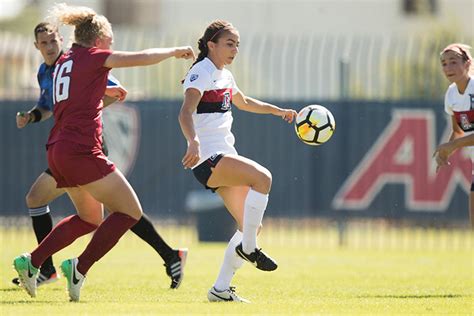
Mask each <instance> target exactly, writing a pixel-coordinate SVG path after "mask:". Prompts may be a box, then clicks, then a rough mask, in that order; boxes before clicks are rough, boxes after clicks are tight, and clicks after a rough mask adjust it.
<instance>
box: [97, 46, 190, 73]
mask: <svg viewBox="0 0 474 316" xmlns="http://www.w3.org/2000/svg"><path fill="white" fill-rule="evenodd" d="M170 57H175V58H183V59H193V60H194V59H195V58H196V57H195V55H194V51H193V49H192V48H191V46H182V47H171V48H150V49H145V50H142V51H139V52H121V51H114V52H113V53H112V54H111V55H110V56H109V57H108V58H107V59H106V60H105V63H104V67H107V68H121V67H133V66H147V65H153V64H158V63H159V62H161V61H163V60H165V59H168V58H170Z"/></svg>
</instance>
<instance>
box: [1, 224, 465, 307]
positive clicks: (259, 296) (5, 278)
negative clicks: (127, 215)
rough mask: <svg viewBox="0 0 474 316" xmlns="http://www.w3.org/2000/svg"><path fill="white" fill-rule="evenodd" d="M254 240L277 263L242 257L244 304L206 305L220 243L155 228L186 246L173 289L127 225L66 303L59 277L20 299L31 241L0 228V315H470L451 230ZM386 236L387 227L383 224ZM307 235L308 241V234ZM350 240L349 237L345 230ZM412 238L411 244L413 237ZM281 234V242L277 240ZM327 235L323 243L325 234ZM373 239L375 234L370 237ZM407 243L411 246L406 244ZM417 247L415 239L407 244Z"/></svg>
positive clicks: (274, 234) (23, 232)
mask: <svg viewBox="0 0 474 316" xmlns="http://www.w3.org/2000/svg"><path fill="white" fill-rule="evenodd" d="M265 229H266V230H267V231H269V232H271V233H269V234H267V237H265V236H264V234H262V236H261V241H260V245H261V246H262V247H264V249H265V250H266V251H267V252H268V253H269V254H271V255H272V256H273V257H274V258H276V259H277V260H278V262H279V268H278V269H277V270H276V271H274V272H270V273H267V272H261V271H258V270H256V269H255V268H253V267H252V266H250V265H248V264H246V265H244V267H243V268H242V269H241V270H239V271H238V273H237V275H236V276H235V278H234V281H233V284H234V285H236V286H237V292H238V294H239V295H241V296H242V297H245V298H247V299H249V300H251V301H252V304H248V305H247V304H238V303H209V302H207V297H206V294H207V290H208V289H209V288H210V287H211V286H212V284H213V282H214V279H215V278H216V276H217V273H218V269H219V266H220V263H221V260H222V257H223V252H224V248H225V244H224V243H199V242H197V239H196V234H195V233H194V231H193V230H192V229H190V228H179V229H177V228H167V229H163V230H162V234H163V236H165V237H166V238H167V239H168V240H170V242H171V243H172V244H173V245H176V246H187V247H188V248H189V249H190V253H189V257H188V261H187V266H186V270H185V274H186V276H185V279H184V282H183V284H182V286H181V287H180V289H179V290H176V291H172V290H169V289H168V286H169V279H168V277H167V276H166V274H165V270H164V267H163V265H162V261H161V258H159V257H158V255H157V254H156V253H155V252H154V251H153V250H152V248H150V247H149V246H148V245H147V244H145V243H144V242H142V241H141V240H139V239H138V238H137V237H136V236H135V235H133V234H132V233H130V232H129V233H127V234H126V235H125V236H124V237H123V238H122V240H121V241H120V242H119V244H118V245H117V246H116V247H115V248H114V249H112V251H111V252H110V253H109V254H108V255H106V257H104V258H103V259H102V260H101V261H100V262H98V263H97V264H96V265H95V266H94V267H93V268H92V269H91V271H90V272H89V275H88V279H87V281H86V284H85V286H84V288H83V290H82V293H81V302H79V303H70V302H68V299H67V293H66V291H65V286H66V281H65V280H64V279H61V280H60V281H59V282H57V283H54V284H51V285H46V286H43V287H40V288H39V290H38V296H37V297H36V298H35V299H32V298H30V297H29V296H28V295H27V294H26V292H25V291H24V290H23V289H20V288H17V287H15V286H13V285H11V284H10V280H11V278H12V277H14V276H15V273H14V270H13V269H12V267H11V262H12V259H13V257H14V256H16V255H18V254H20V253H22V252H24V251H30V250H31V249H32V248H33V247H34V246H35V239H34V236H33V234H32V233H31V232H30V230H29V227H25V228H22V229H14V230H13V229H7V228H1V229H0V242H1V253H0V255H1V257H0V259H1V261H0V282H1V284H0V302H1V305H0V314H1V315H10V314H11V315H56V314H57V315H145V314H148V315H158V314H212V315H224V314H281V315H291V314H324V315H328V314H340V315H348V314H372V315H381V314H384V315H386V314H399V315H407V314H457V315H469V314H473V313H474V306H473V302H474V300H473V287H474V271H473V269H474V268H473V263H474V261H473V253H472V244H473V243H472V240H473V239H472V235H471V234H470V233H466V232H464V233H459V235H458V236H457V237H456V238H457V239H456V240H457V241H455V242H456V244H462V245H464V246H463V247H456V249H455V250H450V248H451V247H450V246H449V243H448V244H447V246H444V247H442V249H441V250H439V249H437V247H436V243H437V241H436V240H434V241H433V242H431V243H430V242H429V241H427V244H430V245H431V247H425V246H424V245H425V244H424V243H423V240H424V239H425V238H426V236H434V233H433V232H425V233H420V232H417V231H414V232H408V233H406V234H404V235H403V236H404V237H403V238H405V241H402V242H401V244H403V245H405V242H406V245H405V246H403V247H396V245H398V244H397V242H394V240H397V238H395V237H394V238H391V239H390V240H389V242H388V243H389V245H391V246H390V247H384V245H383V244H381V243H382V241H383V240H384V239H383V238H382V239H380V238H378V237H375V238H374V240H375V241H374V244H376V245H377V247H374V246H373V245H372V244H371V243H368V244H367V247H362V246H360V247H354V246H351V244H350V243H349V245H348V246H345V247H338V246H337V243H336V242H334V236H335V235H336V234H335V232H334V231H333V230H331V229H327V230H321V231H319V232H316V231H315V230H317V229H318V228H317V227H316V228H313V230H309V231H305V230H302V231H295V230H294V229H283V228H279V229H277V230H276V229H274V230H272V227H271V225H270V227H268V226H266V227H265ZM391 233H392V234H395V235H394V236H396V234H397V232H395V231H394V232H391ZM312 234H316V235H317V238H318V239H317V240H318V242H317V243H313V242H312V240H316V235H314V236H313V235H312ZM348 238H349V239H350V240H353V239H354V238H355V237H354V236H352V235H349V236H348ZM419 239H420V240H421V242H417V240H419ZM88 240H89V237H85V238H82V239H80V240H78V241H76V243H74V244H73V245H72V246H70V247H69V248H67V249H65V250H63V251H61V252H59V253H58V254H56V255H55V257H54V259H55V263H56V265H58V264H59V262H60V261H62V260H63V259H67V258H69V257H75V256H77V255H78V254H79V253H80V252H81V251H82V249H83V248H84V246H85V244H86V242H87V241H88ZM284 240H288V242H287V244H286V245H285V243H284V242H283V241H284ZM326 240H327V242H325V241H326ZM380 240H382V241H380ZM410 245H412V246H410ZM417 245H418V246H417Z"/></svg>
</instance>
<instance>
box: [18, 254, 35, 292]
mask: <svg viewBox="0 0 474 316" xmlns="http://www.w3.org/2000/svg"><path fill="white" fill-rule="evenodd" d="M13 268H14V269H15V270H16V272H18V278H19V279H20V285H21V286H22V287H24V288H25V290H26V292H28V294H29V295H30V296H31V297H36V287H37V286H36V278H37V276H38V272H39V269H38V268H35V267H34V266H33V265H32V264H31V255H30V254H29V253H24V254H22V255H21V256H18V257H16V258H15V259H14V260H13Z"/></svg>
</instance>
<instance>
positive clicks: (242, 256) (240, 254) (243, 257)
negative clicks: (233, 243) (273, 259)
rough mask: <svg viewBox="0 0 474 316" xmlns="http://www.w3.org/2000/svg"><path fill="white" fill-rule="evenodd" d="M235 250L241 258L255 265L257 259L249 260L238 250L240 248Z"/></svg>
mask: <svg viewBox="0 0 474 316" xmlns="http://www.w3.org/2000/svg"><path fill="white" fill-rule="evenodd" d="M236 251H237V253H238V255H239V256H240V257H241V258H242V259H244V260H245V261H247V262H250V263H251V264H252V265H254V266H257V261H255V262H252V261H250V260H249V259H248V258H247V257H246V256H245V254H244V253H243V252H242V251H240V249H236Z"/></svg>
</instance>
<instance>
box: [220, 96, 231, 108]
mask: <svg viewBox="0 0 474 316" xmlns="http://www.w3.org/2000/svg"><path fill="white" fill-rule="evenodd" d="M230 103H231V97H230V92H226V93H224V100H222V105H221V109H222V110H224V111H228V110H230Z"/></svg>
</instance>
